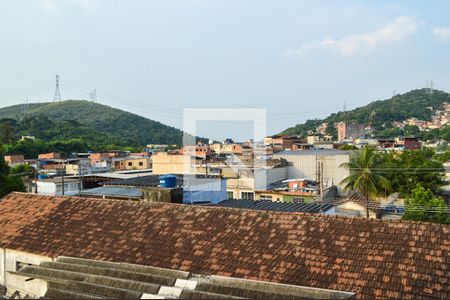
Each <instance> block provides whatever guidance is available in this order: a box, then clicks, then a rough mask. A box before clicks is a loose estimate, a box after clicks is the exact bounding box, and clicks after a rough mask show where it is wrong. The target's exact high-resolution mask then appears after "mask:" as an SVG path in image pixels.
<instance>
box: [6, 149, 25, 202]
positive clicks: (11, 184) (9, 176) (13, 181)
mask: <svg viewBox="0 0 450 300" xmlns="http://www.w3.org/2000/svg"><path fill="white" fill-rule="evenodd" d="M12 191H19V192H24V191H25V185H24V183H23V180H22V178H21V177H20V176H17V174H13V173H12V172H11V169H10V168H9V167H8V165H7V164H6V162H5V159H4V151H3V146H2V144H1V143H0V198H1V197H3V196H5V195H7V194H9V193H10V192H12Z"/></svg>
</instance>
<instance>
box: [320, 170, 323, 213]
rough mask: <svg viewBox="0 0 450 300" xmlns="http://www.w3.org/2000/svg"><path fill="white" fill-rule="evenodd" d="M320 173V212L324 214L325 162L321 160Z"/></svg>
mask: <svg viewBox="0 0 450 300" xmlns="http://www.w3.org/2000/svg"><path fill="white" fill-rule="evenodd" d="M319 173H320V213H322V214H323V162H322V161H321V162H319Z"/></svg>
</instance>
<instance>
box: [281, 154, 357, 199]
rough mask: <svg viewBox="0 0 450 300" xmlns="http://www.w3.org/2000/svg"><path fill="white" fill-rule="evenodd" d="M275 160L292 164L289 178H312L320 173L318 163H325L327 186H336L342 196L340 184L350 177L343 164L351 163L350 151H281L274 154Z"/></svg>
mask: <svg viewBox="0 0 450 300" xmlns="http://www.w3.org/2000/svg"><path fill="white" fill-rule="evenodd" d="M274 158H275V159H277V158H278V159H281V158H282V159H285V160H287V161H288V162H290V163H291V164H292V166H291V167H289V168H288V172H287V173H288V174H287V176H288V178H312V179H315V178H316V177H317V173H318V168H317V166H318V162H323V173H324V175H323V178H324V184H325V186H331V185H336V186H337V187H338V190H339V193H340V194H342V193H343V192H344V191H343V186H342V185H340V182H341V181H342V180H343V179H344V178H345V177H347V176H348V175H350V171H349V170H348V169H346V168H343V167H341V164H343V163H346V162H349V161H350V151H342V150H301V151H281V152H278V153H276V154H274Z"/></svg>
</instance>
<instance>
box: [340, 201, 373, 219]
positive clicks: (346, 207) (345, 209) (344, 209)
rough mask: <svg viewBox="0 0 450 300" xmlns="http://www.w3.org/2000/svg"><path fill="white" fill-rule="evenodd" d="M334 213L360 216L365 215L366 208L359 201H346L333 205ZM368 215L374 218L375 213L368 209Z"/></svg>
mask: <svg viewBox="0 0 450 300" xmlns="http://www.w3.org/2000/svg"><path fill="white" fill-rule="evenodd" d="M335 213H336V214H337V215H340V216H361V217H365V216H366V214H367V212H366V208H365V207H364V206H362V205H361V204H359V203H356V202H353V201H347V202H344V203H342V204H339V205H337V206H336V207H335ZM369 217H370V218H376V217H377V216H376V213H374V212H372V211H370V210H369Z"/></svg>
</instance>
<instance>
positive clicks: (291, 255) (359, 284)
mask: <svg viewBox="0 0 450 300" xmlns="http://www.w3.org/2000/svg"><path fill="white" fill-rule="evenodd" d="M0 228H1V233H2V234H1V235H0V247H3V248H10V249H16V250H20V251H26V252H31V253H36V254H40V255H46V256H50V257H58V256H60V255H66V256H75V257H81V258H90V259H97V260H104V261H115V262H126V263H133V264H140V265H151V266H155V267H162V268H170V269H178V270H184V271H190V272H193V273H198V274H207V275H208V274H211V275H212V274H214V275H222V276H233V277H238V278H246V279H254V280H262V281H271V282H280V283H287V284H293V285H302V286H310V287H319V288H327V289H333V290H341V291H349V292H355V293H356V297H357V298H374V297H377V298H404V299H417V298H448V296H449V295H450V283H449V278H450V273H449V269H450V268H449V267H450V254H449V253H450V239H449V236H450V226H448V225H437V224H428V223H414V222H385V221H379V220H368V219H364V218H344V217H327V216H322V215H317V214H315V215H313V214H304V213H283V212H267V211H255V210H243V209H233V208H219V207H199V206H187V205H177V204H163V203H152V204H146V205H143V204H141V203H136V202H128V201H107V200H96V199H86V198H84V199H83V198H60V197H45V196H37V195H28V194H21V193H13V194H10V195H8V196H7V197H5V198H4V199H3V200H2V201H1V202H0Z"/></svg>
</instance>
